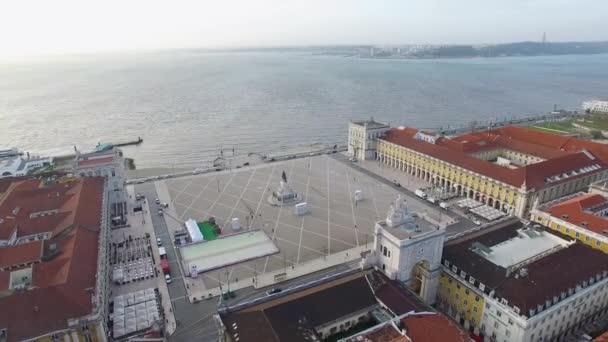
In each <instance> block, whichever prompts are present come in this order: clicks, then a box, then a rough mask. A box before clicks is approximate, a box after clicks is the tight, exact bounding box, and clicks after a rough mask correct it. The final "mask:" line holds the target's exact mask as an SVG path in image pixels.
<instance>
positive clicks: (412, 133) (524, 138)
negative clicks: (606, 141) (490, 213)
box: [375, 126, 608, 217]
mask: <svg viewBox="0 0 608 342" xmlns="http://www.w3.org/2000/svg"><path fill="white" fill-rule="evenodd" d="M545 135H548V136H549V137H546V136H545ZM549 138H552V139H553V140H551V139H549ZM562 138H563V139H562ZM543 139H544V140H543ZM564 139H565V140H564ZM572 139H575V138H571V137H560V136H556V135H552V134H548V133H543V132H537V131H533V130H530V129H527V128H522V127H514V126H509V127H504V128H501V129H498V130H493V131H488V132H478V133H471V134H465V135H463V136H458V137H452V138H448V137H443V136H439V135H437V134H433V133H429V132H423V131H420V130H417V129H413V128H392V129H390V130H388V131H386V132H385V133H384V134H383V135H381V136H380V137H379V138H378V141H377V145H376V154H375V155H376V158H377V160H378V161H379V162H380V163H383V164H385V165H388V166H391V167H394V168H397V169H399V170H402V171H403V172H406V173H408V174H410V175H413V176H416V177H418V178H421V179H423V180H425V181H427V182H429V183H433V184H436V185H439V186H442V187H445V189H446V190H447V191H451V192H455V193H457V194H458V195H460V196H466V197H467V198H473V199H475V200H478V201H480V202H482V203H484V204H486V205H488V206H491V207H494V208H496V209H499V210H502V211H503V212H505V213H510V214H514V215H516V216H518V217H527V215H528V214H529V211H530V210H531V209H532V208H533V207H534V206H536V205H538V204H542V203H545V202H548V201H551V200H554V199H557V198H560V197H563V196H565V195H568V194H572V193H576V192H578V191H582V190H586V189H587V187H588V186H589V185H590V184H591V183H592V182H596V181H598V180H601V179H604V178H605V177H606V176H608V164H607V163H606V162H605V161H604V160H608V147H607V146H602V145H601V144H595V143H591V142H586V141H582V140H572ZM537 141H540V142H543V143H544V144H545V145H542V144H538V143H537Z"/></svg>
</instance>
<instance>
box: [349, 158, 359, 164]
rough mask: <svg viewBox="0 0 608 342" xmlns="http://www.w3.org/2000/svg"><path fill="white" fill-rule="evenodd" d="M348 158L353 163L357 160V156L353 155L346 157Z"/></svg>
mask: <svg viewBox="0 0 608 342" xmlns="http://www.w3.org/2000/svg"><path fill="white" fill-rule="evenodd" d="M348 160H350V161H351V162H353V163H356V162H357V158H355V157H351V158H348Z"/></svg>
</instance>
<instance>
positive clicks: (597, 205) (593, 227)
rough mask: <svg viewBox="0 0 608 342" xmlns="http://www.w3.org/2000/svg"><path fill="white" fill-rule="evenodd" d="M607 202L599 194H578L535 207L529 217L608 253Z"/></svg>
mask: <svg viewBox="0 0 608 342" xmlns="http://www.w3.org/2000/svg"><path fill="white" fill-rule="evenodd" d="M607 215H608V201H606V198H605V197H603V196H602V195H600V194H593V193H592V194H577V195H574V196H571V197H568V198H564V199H563V200H558V201H554V202H551V203H548V204H547V205H545V206H542V207H540V208H537V209H534V210H532V212H531V219H532V221H534V222H538V223H540V224H542V225H545V226H547V227H549V228H551V229H553V230H556V231H559V232H560V233H562V234H565V235H568V236H570V237H573V238H575V239H577V240H579V241H580V242H582V243H583V244H585V245H588V246H590V247H592V248H595V249H599V250H601V251H602V252H604V253H608V217H607Z"/></svg>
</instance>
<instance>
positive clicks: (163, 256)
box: [158, 247, 171, 274]
mask: <svg viewBox="0 0 608 342" xmlns="http://www.w3.org/2000/svg"><path fill="white" fill-rule="evenodd" d="M158 254H159V255H160V267H161V268H162V269H163V273H164V274H170V273H171V269H170V268H169V260H168V259H167V250H166V249H165V247H158Z"/></svg>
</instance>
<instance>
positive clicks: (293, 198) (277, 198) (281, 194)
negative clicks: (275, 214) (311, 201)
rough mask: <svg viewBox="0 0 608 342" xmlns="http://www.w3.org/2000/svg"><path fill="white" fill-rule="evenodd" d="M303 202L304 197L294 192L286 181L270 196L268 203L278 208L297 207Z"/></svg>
mask: <svg viewBox="0 0 608 342" xmlns="http://www.w3.org/2000/svg"><path fill="white" fill-rule="evenodd" d="M302 200H303V198H302V196H300V194H298V193H297V192H295V191H293V189H292V188H291V187H290V186H289V184H287V182H285V181H281V183H280V184H279V188H278V189H277V190H276V191H273V192H272V194H271V195H270V196H268V203H270V204H272V205H276V206H285V205H296V204H298V203H300V202H301V201H302Z"/></svg>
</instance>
